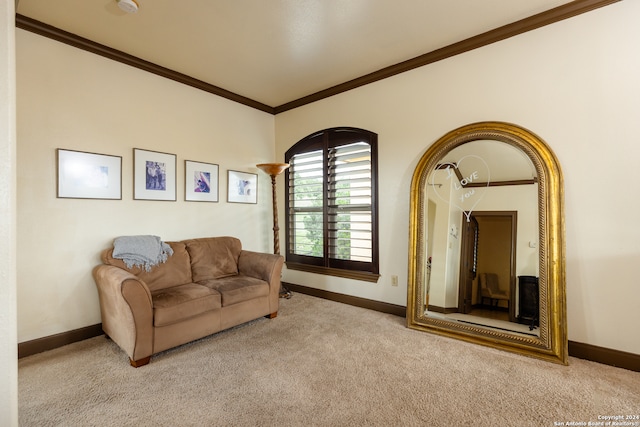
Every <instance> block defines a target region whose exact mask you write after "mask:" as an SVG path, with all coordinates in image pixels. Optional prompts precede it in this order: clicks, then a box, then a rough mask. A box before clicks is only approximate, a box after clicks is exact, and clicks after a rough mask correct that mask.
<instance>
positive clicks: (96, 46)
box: [16, 14, 274, 114]
mask: <svg viewBox="0 0 640 427" xmlns="http://www.w3.org/2000/svg"><path fill="white" fill-rule="evenodd" d="M16 28H20V29H22V30H26V31H30V32H32V33H35V34H39V35H41V36H44V37H47V38H50V39H53V40H56V41H59V42H61V43H65V44H68V45H70V46H73V47H76V48H78V49H82V50H85V51H87V52H91V53H95V54H96V55H100V56H103V57H105V58H108V59H112V60H114V61H117V62H121V63H123V64H126V65H130V66H132V67H135V68H138V69H140V70H144V71H147V72H149V73H152V74H156V75H158V76H161V77H166V78H168V79H170V80H174V81H176V82H178V83H183V84H185V85H187V86H191V87H194V88H196V89H200V90H203V91H205V92H209V93H212V94H214V95H218V96H221V97H223V98H226V99H229V100H231V101H235V102H238V103H240V104H243V105H246V106H248V107H252V108H255V109H257V110H260V111H264V112H266V113H269V114H274V109H273V107H271V106H269V105H266V104H263V103H261V102H258V101H255V100H253V99H250V98H247V97H244V96H242V95H238V94H237V93H234V92H230V91H228V90H226V89H223V88H221V87H218V86H214V85H212V84H209V83H206V82H203V81H202V80H198V79H195V78H193V77H190V76H188V75H186V74H182V73H178V72H177V71H174V70H170V69H169V68H165V67H162V66H160V65H157V64H154V63H153V62H149V61H145V60H144V59H141V58H138V57H136V56H133V55H129V54H128V53H124V52H122V51H120V50H116V49H112V48H110V47H108V46H105V45H102V44H100V43H96V42H94V41H91V40H89V39H85V38H84V37H80V36H78V35H76V34H73V33H69V32H67V31H64V30H61V29H59V28H56V27H54V26H51V25H49V24H45V23H44V22H40V21H37V20H35V19H32V18H29V17H26V16H23V15H20V14H16Z"/></svg>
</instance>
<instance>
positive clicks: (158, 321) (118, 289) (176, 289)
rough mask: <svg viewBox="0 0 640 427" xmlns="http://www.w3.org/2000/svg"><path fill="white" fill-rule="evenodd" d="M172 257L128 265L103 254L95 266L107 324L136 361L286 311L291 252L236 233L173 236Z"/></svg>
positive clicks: (109, 253)
mask: <svg viewBox="0 0 640 427" xmlns="http://www.w3.org/2000/svg"><path fill="white" fill-rule="evenodd" d="M168 244H169V245H170V246H171V249H173V255H171V256H170V257H169V258H168V260H167V261H166V263H162V264H158V265H157V266H155V267H153V268H152V269H151V271H148V272H147V271H145V269H144V268H138V267H133V268H127V266H126V265H125V263H124V262H123V261H122V260H120V259H115V258H113V249H107V250H105V251H103V253H102V257H101V258H102V262H103V263H104V264H103V265H99V266H97V267H95V269H94V270H93V277H94V279H95V282H96V285H97V287H98V294H99V298H100V311H101V315H102V329H103V330H104V332H105V334H106V335H107V336H108V337H110V338H111V339H112V340H113V341H114V342H115V343H116V344H118V345H119V346H120V347H121V348H122V349H123V350H124V351H125V352H126V353H127V355H128V356H129V359H130V363H131V365H132V366H135V367H139V366H142V365H146V364H147V363H149V361H150V359H151V356H152V355H153V354H156V353H159V352H161V351H164V350H167V349H169V348H172V347H176V346H179V345H182V344H185V343H187V342H190V341H193V340H195V339H198V338H202V337H205V336H207V335H210V334H213V333H215V332H218V331H221V330H223V329H227V328H230V327H232V326H235V325H239V324H241V323H244V322H247V321H249V320H253V319H257V318H259V317H262V316H266V317H269V318H274V317H276V316H277V314H278V304H279V299H278V293H279V291H280V274H281V271H282V265H283V261H284V260H283V257H282V256H280V255H273V254H267V253H258V252H251V251H245V250H242V245H241V243H240V240H238V239H236V238H234V237H210V238H201V239H191V240H184V241H181V242H168Z"/></svg>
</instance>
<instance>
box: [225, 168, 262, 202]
mask: <svg viewBox="0 0 640 427" xmlns="http://www.w3.org/2000/svg"><path fill="white" fill-rule="evenodd" d="M227 185H228V192H227V201H228V202H230V203H258V175H257V174H255V173H247V172H238V171H233V170H229V171H228V173H227Z"/></svg>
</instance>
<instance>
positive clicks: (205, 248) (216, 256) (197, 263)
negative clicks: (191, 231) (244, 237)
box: [184, 237, 242, 282]
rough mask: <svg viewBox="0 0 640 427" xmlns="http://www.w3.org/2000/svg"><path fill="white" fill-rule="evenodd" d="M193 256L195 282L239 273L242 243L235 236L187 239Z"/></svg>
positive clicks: (188, 247) (189, 250)
mask: <svg viewBox="0 0 640 427" xmlns="http://www.w3.org/2000/svg"><path fill="white" fill-rule="evenodd" d="M184 243H185V244H186V246H187V251H188V252H189V257H190V258H191V273H192V275H193V281H194V282H201V281H203V280H211V279H219V278H221V277H227V276H231V275H234V274H238V259H239V258H240V252H241V251H242V244H241V243H240V240H239V239H236V238H235V237H205V238H201V239H191V240H185V241H184Z"/></svg>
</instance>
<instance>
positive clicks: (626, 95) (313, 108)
mask: <svg viewBox="0 0 640 427" xmlns="http://www.w3.org/2000/svg"><path fill="white" fill-rule="evenodd" d="M638 16H640V2H631V1H626V2H620V3H616V4H614V5H611V6H607V7H605V8H603V9H598V10H596V11H593V12H589V13H587V14H584V15H581V16H578V17H575V18H571V19H569V20H566V21H563V22H560V23H556V24H554V25H551V26H548V27H544V28H541V29H538V30H535V31H533V32H529V33H526V34H523V35H520V36H518V37H514V38H511V39H508V40H505V41H502V42H500V43H496V44H493V45H491V46H486V47H484V48H481V49H477V50H475V51H472V52H468V53H465V54H463V55H460V56H457V57H454V58H450V59H447V60H444V61H441V62H438V63H435V64H431V65H428V66H425V67H422V68H419V69H416V70H413V71H410V72H407V73H404V74H401V75H398V76H395V77H393V78H389V79H386V80H384V81H381V82H377V83H374V84H371V85H368V86H365V87H362V88H358V89H354V90H351V91H349V92H347V93H344V94H341V95H338V96H335V97H333V98H330V99H326V100H323V101H319V102H316V103H314V104H311V105H308V106H304V107H301V108H298V109H295V110H292V111H289V112H286V113H283V114H280V115H278V116H276V141H277V146H276V152H277V156H279V158H280V159H282V158H284V152H285V151H286V149H287V148H289V147H290V146H291V145H292V144H294V143H295V142H297V141H298V140H299V139H301V138H303V137H304V136H306V135H308V134H310V133H311V132H313V131H316V130H319V129H324V128H329V127H334V126H355V127H360V128H364V129H368V130H371V131H373V132H376V133H378V136H379V139H378V144H379V159H380V165H379V172H380V196H381V199H382V203H381V207H380V250H381V252H380V272H381V275H382V277H381V278H380V281H379V282H378V283H377V284H371V283H367V282H358V281H353V280H344V279H340V278H334V277H325V276H319V275H314V274H310V273H303V272H299V271H285V273H284V280H286V281H290V282H293V283H299V284H303V285H307V286H312V287H315V288H319V289H326V290H329V291H333V292H340V293H344V294H349V295H355V296H359V297H364V298H370V299H374V300H378V301H386V302H390V303H393V304H398V305H404V304H405V303H406V292H407V289H406V282H407V265H408V259H407V252H408V248H407V246H408V218H409V187H410V180H411V175H412V173H413V170H414V168H415V166H416V163H417V161H418V160H419V158H420V157H421V156H422V154H423V153H424V152H425V150H426V149H427V147H428V146H429V145H430V144H432V143H433V142H435V141H436V140H437V139H438V138H439V137H441V136H442V135H443V134H445V133H446V132H447V131H449V130H452V129H454V128H456V127H458V126H461V125H464V124H468V123H472V122H477V121H481V120H500V121H506V122H512V123H515V124H518V125H521V126H523V127H525V128H528V129H530V130H531V131H533V132H535V133H537V134H538V135H540V136H541V137H542V138H543V139H544V140H545V141H546V142H547V143H548V144H549V145H550V146H551V147H552V149H553V150H554V152H555V153H556V155H557V156H558V158H559V160H560V163H561V165H562V168H563V172H564V178H565V205H566V209H565V213H566V267H567V304H568V330H569V339H570V340H573V341H577V342H582V343H587V344H592V345H597V346H603V347H608V348H612V349H617V350H622V351H628V352H632V353H636V354H640V340H638V339H637V337H636V336H631V335H629V333H624V332H623V333H620V331H621V330H622V331H626V330H631V329H630V328H632V325H638V324H640V310H638V309H637V304H638V301H639V300H640V286H638V278H637V270H636V269H635V267H636V265H637V263H638V260H639V259H640V244H639V242H640V227H637V226H636V222H637V221H636V214H637V212H639V211H640V198H638V197H637V189H636V186H635V185H634V181H635V178H636V170H637V162H638V159H639V157H640V144H638V141H637V139H638V135H640V121H639V120H638V118H637V115H638V111H640V79H638V76H640V55H638V48H637V46H638V41H640V26H638V25H637V22H636V21H637V17H638ZM612 188H613V189H614V191H611V189H612ZM282 238H284V236H283V237H282ZM392 275H398V276H399V277H400V283H401V284H402V285H401V286H398V287H393V286H391V276H392Z"/></svg>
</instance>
